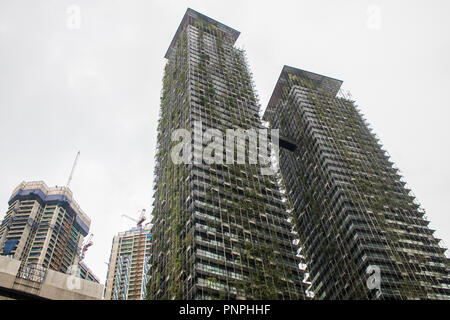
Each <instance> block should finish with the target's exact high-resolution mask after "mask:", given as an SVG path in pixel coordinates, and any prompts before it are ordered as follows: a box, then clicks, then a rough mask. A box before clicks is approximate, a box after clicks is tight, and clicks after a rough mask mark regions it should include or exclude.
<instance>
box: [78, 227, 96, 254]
mask: <svg viewBox="0 0 450 320" xmlns="http://www.w3.org/2000/svg"><path fill="white" fill-rule="evenodd" d="M93 236H94V235H93V234H92V233H91V234H90V235H89V237H88V238H87V240H86V241H84V244H83V245H82V247H81V254H80V261H83V259H84V257H85V256H86V251H87V250H88V249H89V247H90V246H92V245H93V244H94V242H92V237H93Z"/></svg>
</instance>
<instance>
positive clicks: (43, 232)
mask: <svg viewBox="0 0 450 320" xmlns="http://www.w3.org/2000/svg"><path fill="white" fill-rule="evenodd" d="M8 205H9V207H8V210H7V212H6V215H5V217H4V219H3V221H2V223H1V225H0V253H1V254H2V255H7V256H11V257H12V258H14V259H18V260H20V261H22V263H24V264H26V265H39V266H43V267H44V268H49V269H52V270H56V271H61V272H67V271H68V270H69V272H70V268H71V267H72V266H77V265H78V263H79V261H80V255H81V249H82V244H83V240H84V237H86V236H87V234H88V232H89V227H90V224H91V220H90V218H89V217H88V216H87V215H86V214H85V213H84V212H83V210H81V208H80V206H79V205H78V203H77V202H76V201H75V200H74V198H73V195H72V191H71V190H70V189H69V188H68V187H54V188H49V187H47V185H46V184H45V183H44V182H43V181H32V182H22V183H21V184H19V185H18V186H17V187H16V188H15V189H14V191H13V193H12V195H11V197H10V199H9V202H8Z"/></svg>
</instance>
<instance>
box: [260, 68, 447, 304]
mask: <svg viewBox="0 0 450 320" xmlns="http://www.w3.org/2000/svg"><path fill="white" fill-rule="evenodd" d="M341 84H342V82H341V81H340V80H336V79H332V78H329V77H325V76H322V75H318V74H314V73H311V72H307V71H303V70H299V69H295V68H292V67H288V66H285V67H284V68H283V70H282V72H281V75H280V77H279V79H278V82H277V84H276V87H275V90H274V92H273V94H272V97H271V99H270V101H269V105H268V107H267V109H266V112H265V115H264V119H266V120H268V121H269V122H270V125H271V127H273V128H279V129H280V135H283V136H285V137H287V138H288V139H289V140H290V141H292V144H293V145H294V147H293V148H292V147H291V148H282V149H281V151H280V168H281V173H282V176H283V180H284V183H285V185H286V188H287V193H288V196H289V199H290V201H291V203H292V205H293V208H294V211H293V212H294V214H293V215H294V221H295V225H296V230H297V231H298V232H299V235H300V243H301V244H302V246H304V251H303V254H304V255H305V256H306V259H307V262H308V268H309V271H310V274H311V276H310V279H311V282H312V288H311V289H312V290H313V291H314V292H315V294H316V297H317V298H319V299H374V298H379V299H388V298H395V299H449V298H450V286H449V284H450V282H449V268H448V262H447V259H446V257H445V255H444V252H445V250H444V249H443V248H441V247H440V246H439V239H436V238H435V237H434V236H433V232H434V231H433V230H431V229H430V228H429V227H428V221H427V220H426V217H425V216H424V211H423V210H422V209H421V208H420V206H419V205H418V204H417V202H416V201H415V199H414V196H413V195H412V194H411V192H410V190H409V189H407V188H406V187H405V182H403V180H402V178H401V176H400V175H399V172H398V170H397V169H395V166H394V164H393V163H392V162H391V161H390V160H389V156H388V155H387V153H386V152H385V151H383V150H382V147H381V145H380V144H379V140H378V139H377V138H376V136H375V135H374V134H373V133H372V131H371V129H369V127H368V125H367V123H366V121H365V119H364V118H363V116H362V115H361V114H360V112H359V110H358V108H357V107H356V106H355V104H354V101H351V100H350V99H348V98H346V97H344V96H342V95H339V94H338V93H339V90H340V86H341Z"/></svg>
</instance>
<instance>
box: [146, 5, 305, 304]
mask: <svg viewBox="0 0 450 320" xmlns="http://www.w3.org/2000/svg"><path fill="white" fill-rule="evenodd" d="M238 36H239V32H238V31H236V30H234V29H232V28H230V27H228V26H226V25H224V24H222V23H220V22H217V21H215V20H213V19H211V18H208V17H206V16H204V15H202V14H200V13H198V12H195V11H193V10H191V9H188V10H187V12H186V14H185V16H184V18H183V20H182V22H181V24H180V26H179V27H178V30H177V32H176V34H175V36H174V38H173V40H172V42H171V44H170V47H169V49H168V51H167V53H166V56H165V57H166V58H167V59H168V62H167V64H166V67H165V71H164V79H163V90H162V96H161V108H160V118H159V124H158V138H157V144H158V149H157V150H158V151H157V155H156V167H155V183H154V185H155V188H154V189H155V190H154V191H155V192H154V211H153V216H154V220H153V223H154V232H153V240H152V241H153V248H152V254H151V258H150V278H149V286H148V298H149V299H303V298H305V286H306V285H305V284H304V283H303V281H304V274H303V271H302V270H300V269H299V263H300V262H301V254H300V253H298V249H299V248H298V247H297V246H296V245H295V243H296V242H295V240H296V239H295V232H294V231H292V230H291V227H292V225H291V223H290V221H289V217H290V215H289V213H288V212H287V210H286V209H287V207H286V205H285V203H284V202H283V199H282V195H281V193H280V191H279V185H278V183H277V180H276V178H275V176H271V175H263V174H262V173H261V170H260V169H261V166H260V165H259V164H250V163H249V161H246V162H245V164H237V163H236V162H232V163H230V164H228V163H213V164H207V162H206V161H202V160H201V159H200V160H199V161H198V160H194V162H193V163H190V161H183V162H182V163H180V164H175V163H174V161H173V158H171V150H172V147H173V146H174V142H173V141H171V136H172V133H173V132H174V131H175V130H176V129H181V128H183V129H186V130H187V131H189V132H194V135H195V127H196V126H197V128H198V126H200V127H201V129H200V130H201V131H200V139H203V143H201V144H195V143H194V144H193V145H192V146H191V147H189V151H190V152H192V154H193V157H194V159H198V158H201V157H202V155H203V156H204V155H205V150H207V149H205V146H206V145H207V143H206V141H207V140H210V141H212V140H211V136H209V134H207V131H209V132H211V131H210V129H215V130H217V131H218V132H221V133H225V130H227V129H243V130H247V129H248V130H251V129H258V128H263V125H262V122H261V120H260V118H259V109H260V108H259V104H258V101H257V97H256V94H255V91H254V89H253V84H252V79H251V73H250V71H249V68H248V65H247V63H246V58H245V54H244V52H243V51H242V50H240V49H238V48H236V47H235V45H234V44H235V41H236V39H237V38H238ZM217 131H216V132H217ZM197 134H198V133H197ZM245 148H246V152H247V155H246V157H247V158H246V159H248V157H250V155H251V154H252V152H255V150H253V151H252V150H250V148H249V147H248V146H247V147H245ZM256 151H259V150H256ZM215 155H217V154H215ZM188 160H189V159H188ZM203 160H204V159H203ZM224 162H225V161H224ZM305 281H306V280H305Z"/></svg>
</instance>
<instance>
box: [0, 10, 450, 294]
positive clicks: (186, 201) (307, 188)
mask: <svg viewBox="0 0 450 320" xmlns="http://www.w3.org/2000/svg"><path fill="white" fill-rule="evenodd" d="M238 36H239V32H238V31H236V30H234V29H232V28H230V27H228V26H226V25H224V24H222V23H219V22H217V21H215V20H213V19H211V18H208V17H206V16H204V15H202V14H200V13H198V12H196V11H193V10H191V9H188V10H187V12H186V14H185V15H184V17H183V20H182V22H181V24H180V26H179V27H178V30H177V31H176V34H175V36H174V38H173V40H172V42H171V44H170V47H169V49H168V51H167V53H166V55H165V58H167V59H168V62H167V64H166V67H165V71H164V79H163V90H162V96H161V106H160V119H159V123H158V135H157V154H156V167H155V175H154V176H155V183H154V186H155V187H154V203H153V213H152V215H153V221H152V223H153V227H148V226H147V225H146V226H145V227H139V224H138V227H137V228H134V229H131V230H129V231H127V232H125V233H119V235H117V236H116V237H115V238H114V241H113V246H112V252H111V258H110V263H109V266H108V276H107V282H106V287H105V292H104V298H105V299H143V298H147V299H450V276H449V264H448V259H447V258H446V256H445V249H444V248H442V247H441V246H440V245H439V241H440V240H439V239H436V238H435V237H434V236H433V233H434V231H433V230H431V229H430V228H429V227H428V223H429V222H428V221H427V220H426V219H425V217H424V211H423V210H422V209H421V208H420V206H419V205H418V204H417V203H416V201H415V199H414V197H413V196H412V195H411V194H410V190H408V189H407V188H406V187H405V182H404V181H403V180H402V178H401V176H400V175H399V172H398V171H397V170H396V169H395V168H394V167H393V163H392V162H391V161H390V160H389V156H388V155H387V154H386V151H384V150H383V149H382V148H381V145H380V144H379V141H378V139H377V138H376V136H375V135H374V134H373V133H372V132H371V129H370V128H369V127H368V125H367V123H366V122H365V120H364V118H363V117H362V116H361V114H360V112H359V111H358V109H357V107H356V106H355V104H354V101H351V100H350V99H348V98H347V97H345V96H344V95H342V94H341V93H340V86H341V84H342V81H340V80H336V79H333V78H329V77H326V76H322V75H319V74H315V73H311V72H308V71H304V70H300V69H296V68H292V67H288V66H285V67H284V68H283V69H282V71H281V74H280V76H279V78H278V81H277V83H276V86H275V89H274V91H273V93H272V96H271V98H270V101H269V104H268V106H267V108H266V111H265V113H264V117H263V120H264V121H263V120H262V119H261V118H260V115H259V112H260V108H259V104H258V99H257V96H256V92H255V90H254V86H253V83H252V78H251V73H250V71H249V66H248V63H247V62H246V58H245V54H244V52H243V51H242V50H240V49H238V48H236V47H235V46H234V43H235V41H236V39H237V38H238ZM277 130H278V131H277ZM229 132H232V133H235V134H236V135H238V133H243V134H244V136H243V138H242V139H239V137H238V138H237V139H234V137H233V140H232V145H231V146H232V147H231V150H230V148H225V149H226V150H225V151H224V148H222V147H225V146H228V147H229V144H228V142H229V141H228V136H227V139H226V140H225V139H224V136H226V133H229ZM256 133H257V136H258V137H257V138H255V135H256ZM238 136H239V135H238ZM180 139H182V140H183V142H184V146H183V148H182V149H180V148H177V147H179V143H180ZM235 140H236V142H237V143H236V145H235V144H234V142H235ZM247 141H248V143H247ZM255 141H257V142H258V143H255ZM262 142H272V143H271V144H268V143H267V144H265V143H262ZM174 150H177V152H174ZM235 150H237V151H238V156H237V158H236V157H235V155H234V153H235V152H234V151H235ZM239 150H241V151H242V150H243V151H244V155H243V156H242V157H241V158H240V159H239ZM178 151H180V152H178ZM268 151H270V153H271V154H272V156H267V154H268V153H267V152H268ZM180 153H182V154H183V155H182V156H181V158H180V159H181V160H182V161H179V160H180V159H174V155H175V158H176V156H177V155H179V154H180ZM185 153H188V154H189V155H190V157H189V156H186V154H185ZM230 153H231V160H232V161H229V159H230V157H229V154H230ZM255 154H256V157H255ZM264 154H265V155H266V156H265V159H266V160H268V159H269V160H270V161H269V163H270V164H271V165H272V166H271V168H272V170H262V169H267V163H261V161H256V162H255V161H251V159H255V158H256V159H257V160H261V158H264V157H260V156H261V155H264ZM277 155H278V156H277ZM192 158H193V159H194V161H191V160H192ZM198 159H200V161H198ZM211 159H214V161H209V160H211ZM221 159H222V161H220V160H221ZM235 160H237V161H235ZM239 160H241V161H239ZM89 226H90V219H89V218H88V217H87V216H86V215H85V214H84V212H83V211H82V210H81V209H80V207H79V206H78V205H77V204H76V202H75V201H74V200H73V199H72V193H71V192H70V190H68V188H65V187H60V188H48V187H47V186H46V185H45V184H43V183H42V182H30V183H23V184H21V185H19V186H18V187H17V188H16V190H14V192H13V195H12V196H11V199H10V201H9V208H8V212H7V214H6V216H5V219H4V220H3V222H2V223H1V224H0V255H3V256H8V257H9V258H6V257H0V260H1V263H0V273H1V275H6V276H2V277H0V278H1V279H0V280H2V281H3V282H5V283H6V282H7V283H6V284H4V283H3V282H2V283H0V287H1V286H6V287H11V288H13V289H17V290H25V289H24V288H25V287H26V288H28V289H26V290H27V291H30V290H31V291H32V292H31V293H33V294H40V295H43V292H44V291H45V290H47V291H45V292H47V295H46V296H45V297H48V298H58V297H61V292H63V293H64V294H65V295H64V296H63V297H65V298H69V297H71V298H76V299H81V298H85V299H93V298H97V299H99V298H101V296H102V288H103V286H101V285H100V284H98V282H99V281H98V279H96V278H95V276H93V275H92V273H91V272H90V271H89V269H88V268H87V267H86V266H85V265H84V264H83V263H82V261H81V260H80V256H79V253H80V248H81V246H82V245H83V242H84V237H86V236H87V235H88V232H89ZM19 261H22V262H23V263H22V264H21V263H20V262H19ZM74 265H75V266H81V275H80V278H82V280H80V281H81V282H80V286H79V288H78V287H74V286H72V285H71V283H72V282H71V281H72V280H73V279H72V278H68V279H65V278H64V283H66V284H70V286H69V287H68V288H62V287H61V285H60V284H59V283H57V281H56V280H55V279H57V278H58V277H62V276H61V275H60V274H56V273H54V272H53V271H59V272H62V273H64V274H67V273H68V271H70V268H72V267H73V266H74ZM38 266H39V267H38ZM47 273H48V274H47ZM5 279H6V280H5ZM58 279H59V278H58ZM52 281H53V282H52ZM61 281H63V280H61ZM61 281H59V282H61ZM25 282H26V283H25ZM31 284H32V285H31ZM31 287H32V288H31ZM72 287H73V288H72ZM30 288H31V289H30Z"/></svg>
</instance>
